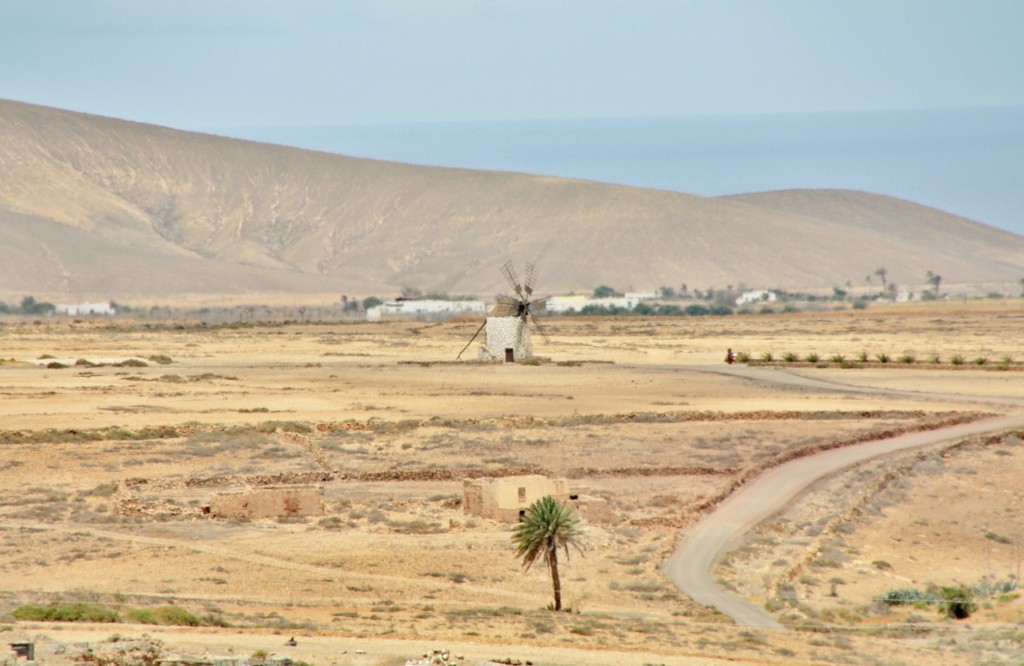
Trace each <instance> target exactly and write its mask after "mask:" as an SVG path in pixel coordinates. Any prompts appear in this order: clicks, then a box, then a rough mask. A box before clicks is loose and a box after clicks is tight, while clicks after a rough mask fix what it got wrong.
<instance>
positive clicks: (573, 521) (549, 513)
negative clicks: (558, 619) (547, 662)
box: [512, 495, 583, 611]
mask: <svg viewBox="0 0 1024 666" xmlns="http://www.w3.org/2000/svg"><path fill="white" fill-rule="evenodd" d="M581 537H582V533H581V532H580V526H579V519H578V518H577V517H576V516H575V515H574V514H573V511H572V507H570V506H568V505H566V504H562V503H561V502H559V501H557V500H556V499H555V498H553V497H551V496H550V495H547V496H545V497H541V498H540V499H539V500H537V501H536V502H534V503H533V504H531V505H530V507H529V508H528V509H526V513H525V514H524V515H523V518H522V520H521V521H520V522H519V524H518V525H516V526H515V529H513V530H512V543H514V544H515V545H516V548H517V551H518V552H517V553H516V555H518V556H520V557H522V558H523V567H524V568H525V569H526V571H529V570H530V567H532V566H533V565H534V564H535V563H536V562H537V561H538V560H544V562H545V563H547V565H548V569H550V570H551V585H552V587H553V588H554V592H555V610H556V611H558V610H562V582H561V580H560V579H559V577H558V550H559V549H560V548H564V549H565V556H566V558H568V557H569V546H572V547H573V548H575V549H576V550H578V551H579V552H580V553H581V554H582V553H583V546H582V544H581V543H580V539H581Z"/></svg>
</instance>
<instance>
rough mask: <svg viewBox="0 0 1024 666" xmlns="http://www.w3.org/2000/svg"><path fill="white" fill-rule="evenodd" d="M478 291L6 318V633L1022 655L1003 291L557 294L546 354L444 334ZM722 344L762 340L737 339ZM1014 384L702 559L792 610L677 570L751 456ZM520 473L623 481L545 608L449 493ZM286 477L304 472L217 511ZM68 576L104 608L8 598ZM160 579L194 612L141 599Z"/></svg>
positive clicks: (492, 535)
mask: <svg viewBox="0 0 1024 666" xmlns="http://www.w3.org/2000/svg"><path fill="white" fill-rule="evenodd" d="M478 325H479V322H477V321H474V320H471V319H466V320H448V321H445V322H439V323H428V322H379V323H367V322H349V323H324V324H320V323H316V322H307V323H296V322H290V323H265V324H260V323H250V324H229V325H219V326H206V325H202V324H201V323H199V322H192V321H180V322H162V323H157V322H144V321H136V320H132V319H130V318H128V319H121V318H118V319H103V318H95V319H92V318H87V319H80V320H69V319H58V318H47V319H42V320H36V321H9V322H4V323H2V324H0V363H2V365H0V642H2V643H10V642H15V641H21V640H30V641H34V642H35V644H36V650H37V659H38V660H41V661H43V663H55V664H57V663H72V662H73V660H74V659H75V658H76V655H78V654H80V653H81V652H82V651H83V650H84V649H85V648H84V647H83V646H84V645H86V644H87V645H88V646H89V647H90V648H92V649H94V650H97V651H100V652H101V651H102V650H104V649H109V647H110V646H111V645H116V644H117V643H123V642H124V641H126V640H129V639H134V638H139V637H142V636H146V637H148V638H149V639H159V640H161V641H162V642H163V647H164V649H165V651H166V652H167V653H168V654H184V655H191V656H195V657H209V656H235V657H247V656H249V655H252V654H266V655H269V656H271V657H277V658H283V657H287V658H290V659H292V660H294V661H296V662H301V661H304V662H307V663H309V664H318V665H319V664H325V665H326V664H374V665H377V664H380V665H390V664H403V663H406V660H408V659H414V658H418V657H420V656H421V655H423V654H424V653H429V652H431V651H433V650H435V649H438V650H440V649H444V650H449V651H450V655H451V657H450V658H451V659H452V660H456V659H457V663H468V664H479V663H490V662H493V661H500V662H505V663H515V662H516V661H518V662H520V663H527V662H532V663H533V664H654V663H657V664H715V663H722V664H724V663H732V664H735V663H740V664H773V663H778V664H793V663H798V664H799V663H806V664H812V663H814V664H818V663H850V664H882V663H885V664H897V663H900V664H918V663H932V662H942V663H1019V661H1020V659H1021V655H1022V654H1024V602H1022V601H1021V599H1020V596H1019V594H1018V593H1017V591H1016V583H1017V581H1018V580H1019V577H1020V575H1021V564H1022V562H1024V549H1022V545H1024V512H1022V509H1024V363H1022V362H1024V336H1022V335H1021V334H1020V331H1021V330H1024V304H1022V302H1021V301H1020V300H1013V299H1000V300H988V301H971V302H932V303H920V304H887V305H872V306H871V307H870V308H869V309H867V310H862V311H855V310H842V311H835V312H832V311H821V312H807V313H792V314H776V315H735V316H727V317H681V318H639V317H628V318H545V319H544V320H543V326H544V330H545V332H546V333H547V337H548V339H547V340H544V339H542V338H540V336H536V337H535V340H534V345H535V351H536V353H537V354H538V355H539V356H540V357H542V358H541V359H540V360H539V361H538V362H536V363H524V364H489V363H477V362H472V361H469V362H455V356H456V354H457V353H458V352H459V350H460V349H461V348H462V347H463V345H464V344H465V343H466V341H467V340H468V339H469V337H470V336H471V335H472V334H473V332H474V331H475V330H476V328H477V326H478ZM727 348H733V349H735V350H737V351H739V352H744V353H746V354H749V356H750V358H751V363H750V364H745V363H744V364H736V365H732V366H730V365H727V364H725V363H724V362H723V358H724V356H725V350H726V349H727ZM472 351H473V350H470V355H471V354H472ZM769 354H770V356H771V361H770V362H768V355H769ZM786 354H795V355H796V356H797V360H795V361H786V360H783V359H784V358H785V355H786ZM809 354H817V360H815V361H812V362H808V361H807V360H806V359H807V356H808V355H809ZM880 355H884V358H885V360H886V361H887V362H881V361H880ZM839 357H841V358H839ZM957 357H958V358H961V359H963V360H964V362H963V363H956V364H955V363H952V362H951V361H952V359H954V358H957ZM790 358H792V357H790ZM862 358H866V361H862V360H861V359H862ZM982 359H983V360H984V362H982ZM1013 414H1017V415H1020V418H1021V424H1020V425H1019V426H1018V427H1012V428H1009V429H1003V430H1000V431H998V432H992V433H986V434H984V435H979V436H975V437H970V438H959V439H955V438H954V439H951V440H948V441H942V442H940V443H937V444H933V445H929V446H926V447H922V448H916V449H913V450H909V451H904V452H902V453H899V454H895V455H892V456H886V457H883V458H878V459H873V460H871V461H868V462H867V463H864V464H861V465H857V466H855V467H852V468H849V469H846V470H843V471H840V472H838V473H834V474H830V475H828V476H827V477H825V478H824V479H821V480H820V481H818V482H816V483H813V484H812V485H810V486H809V487H808V488H807V489H806V490H804V491H803V492H802V493H801V494H800V496H799V497H798V498H797V499H796V500H795V501H793V502H791V503H789V504H788V505H787V506H786V508H785V509H783V510H782V511H781V512H779V513H778V514H776V515H774V516H772V517H771V518H770V519H769V520H767V521H765V522H763V523H762V524H760V525H758V526H757V527H756V528H755V529H754V530H752V531H751V532H750V533H749V534H748V535H747V537H746V538H745V539H744V540H743V541H742V542H741V543H737V544H735V545H736V547H735V548H734V549H733V550H732V551H731V552H730V553H728V554H727V555H726V556H725V557H723V558H722V559H721V560H720V562H719V564H718V566H717V567H716V569H715V572H714V573H715V576H716V579H717V580H718V582H719V585H720V586H721V587H723V588H724V589H726V590H728V591H729V593H730V594H733V595H735V596H737V597H740V598H744V599H747V600H750V601H751V602H752V603H755V604H758V605H760V606H762V607H764V608H766V609H768V610H769V612H771V613H772V614H773V616H774V617H775V618H776V619H778V621H779V622H780V623H781V624H783V625H784V626H785V627H787V629H785V630H779V631H775V630H755V629H749V628H746V627H742V626H737V625H736V624H735V623H734V622H733V621H732V620H731V619H730V618H729V617H727V616H725V615H723V614H721V613H719V612H717V611H716V610H715V609H713V608H709V607H705V606H701V605H699V604H696V603H694V602H693V601H692V600H690V599H689V598H688V597H687V596H686V595H685V594H683V593H682V592H680V590H679V589H678V588H677V587H676V586H675V585H674V584H673V582H672V581H671V580H670V579H669V578H668V577H667V576H666V574H665V573H664V568H663V567H664V563H665V561H666V560H667V559H668V558H669V556H670V555H671V554H672V552H673V551H674V550H675V548H676V546H677V544H678V543H679V540H680V537H681V535H682V534H683V533H684V532H685V531H686V530H687V529H689V528H691V527H692V526H693V525H694V524H695V523H696V522H697V521H698V520H699V519H700V518H701V517H702V516H704V515H706V514H708V513H709V512H711V511H713V510H714V509H715V507H716V506H717V505H718V504H719V503H720V502H721V501H723V500H724V499H725V498H726V497H728V496H729V495H730V494H731V493H732V492H733V491H735V489H736V488H738V487H740V486H742V485H743V483H744V482H746V481H748V480H749V479H751V478H753V477H755V476H756V475H757V474H758V473H760V472H761V471H763V470H767V469H770V468H772V467H774V466H776V465H778V464H780V463H781V462H784V461H787V460H790V459H793V458H796V457H800V456H804V455H809V454H811V453H814V452H816V451H821V450H826V449H831V448H836V447H844V446H851V445H854V444H856V443H858V442H864V441H872V440H877V439H882V438H885V437H889V436H892V435H894V434H898V433H902V432H916V431H926V430H939V429H942V428H944V427H948V426H950V425H953V424H956V423H963V422H970V421H977V420H980V419H984V418H988V417H991V416H996V415H1013ZM514 474H544V475H547V476H551V477H559V478H566V479H568V480H569V483H570V486H571V487H572V488H573V489H575V490H576V491H577V492H580V493H584V494H586V495H588V496H592V497H598V498H601V499H603V500H604V501H605V502H606V503H607V507H608V508H609V510H610V512H611V514H612V517H611V518H610V519H606V520H601V521H595V522H589V521H588V522H585V523H584V528H583V531H584V537H585V539H584V543H585V550H584V552H583V553H582V554H580V553H577V552H575V551H573V552H571V553H570V554H569V557H568V559H567V560H565V559H563V560H562V561H561V572H562V585H563V594H564V598H565V601H566V605H567V606H568V607H569V609H570V610H569V612H561V613H556V612H554V611H551V610H548V609H547V605H548V604H549V603H550V602H551V582H550V579H549V577H548V572H547V570H546V569H545V568H544V567H543V566H537V567H534V568H532V569H530V570H529V571H528V572H524V570H523V567H522V566H521V563H520V562H519V561H518V560H517V558H516V556H515V549H514V547H513V546H512V543H511V528H512V526H511V525H510V524H507V523H502V522H498V521H495V520H492V519H489V518H485V517H479V516H473V515H469V514H467V513H466V512H465V510H464V501H463V481H464V479H467V478H479V477H485V476H490V477H500V476H507V475H514ZM281 489H300V490H304V491H309V492H313V493H314V494H316V495H317V496H318V497H321V498H322V504H320V505H319V507H317V508H316V510H314V511H311V512H306V511H301V510H298V509H296V510H294V511H292V510H289V511H285V512H283V513H282V514H281V515H278V516H274V517H261V518H249V517H245V516H235V517H219V516H216V515H211V514H209V513H205V512H204V508H205V507H209V506H210V505H211V503H213V502H215V499H216V498H217V497H222V496H225V495H232V494H240V495H244V494H246V493H250V494H258V493H259V492H261V491H268V490H271V491H272V490H281ZM253 496H255V495H253ZM952 586H963V587H966V588H971V589H973V591H974V593H975V602H976V604H977V608H976V610H975V611H974V612H973V613H972V614H971V616H970V617H969V618H967V619H962V620H953V619H950V618H947V617H945V616H944V615H943V614H942V613H941V612H939V610H938V608H937V604H935V603H934V600H929V599H927V598H924V599H922V600H920V601H919V603H917V604H916V605H892V606H890V605H888V604H885V603H882V602H881V601H879V600H880V599H881V598H882V597H883V596H884V595H886V593H888V592H890V591H891V590H904V589H916V590H920V591H922V594H923V596H924V597H927V595H928V592H927V591H928V590H935V589H940V588H942V587H952ZM54 602H57V603H72V602H87V603H90V604H95V605H99V606H102V607H105V608H109V609H111V610H113V611H116V612H118V613H119V614H120V615H121V618H122V621H121V622H119V623H116V624H98V623H55V622H43V621H34V620H18V619H16V618H15V613H16V611H17V610H18V609H19V608H21V607H23V606H25V605H28V604H40V605H46V604H50V603H54ZM167 606H173V607H176V608H181V609H185V610H187V611H188V612H189V613H191V614H192V615H193V616H194V617H195V618H197V619H199V620H200V626H194V627H191V626H169V625H151V624H139V623H133V622H131V621H130V620H129V619H127V618H128V617H129V615H130V614H131V611H135V612H136V614H135V615H134V617H136V618H138V617H139V614H138V611H139V609H156V608H160V607H167ZM114 637H116V638H117V642H116V643H115V642H113V641H112V638H114ZM290 638H294V639H295V641H294V642H295V645H286V644H285V643H286V641H288V639H290ZM104 646H106V648H105V647H104Z"/></svg>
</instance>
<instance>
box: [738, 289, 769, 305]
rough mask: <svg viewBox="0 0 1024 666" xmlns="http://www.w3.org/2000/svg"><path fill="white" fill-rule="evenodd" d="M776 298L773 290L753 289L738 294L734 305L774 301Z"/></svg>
mask: <svg viewBox="0 0 1024 666" xmlns="http://www.w3.org/2000/svg"><path fill="white" fill-rule="evenodd" d="M777 299H778V295H777V294H776V293H775V292H774V291H769V290H767V289H756V290H754V291H745V292H743V293H742V294H740V297H739V298H737V299H736V305H750V304H751V303H774V302H775V301H776V300H777Z"/></svg>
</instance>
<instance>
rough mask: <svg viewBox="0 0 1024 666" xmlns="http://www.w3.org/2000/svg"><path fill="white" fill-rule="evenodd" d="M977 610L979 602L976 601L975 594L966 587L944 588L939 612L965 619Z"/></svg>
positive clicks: (950, 616) (956, 618)
mask: <svg viewBox="0 0 1024 666" xmlns="http://www.w3.org/2000/svg"><path fill="white" fill-rule="evenodd" d="M976 610H978V604H976V603H974V595H973V594H972V593H971V591H970V590H968V589H967V588H966V587H963V586H960V587H944V588H942V601H940V602H939V612H940V613H942V614H943V615H945V616H946V617H949V618H953V619H954V620H963V619H965V618H968V617H970V616H971V613H973V612H974V611H976Z"/></svg>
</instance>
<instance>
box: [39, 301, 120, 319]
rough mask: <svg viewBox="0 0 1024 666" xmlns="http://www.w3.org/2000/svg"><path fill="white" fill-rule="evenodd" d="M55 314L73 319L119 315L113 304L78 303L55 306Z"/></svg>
mask: <svg viewBox="0 0 1024 666" xmlns="http://www.w3.org/2000/svg"><path fill="white" fill-rule="evenodd" d="M53 309H54V312H57V313H58V314H65V315H68V316H71V317H80V316H83V315H105V316H108V317H112V316H114V315H116V314H117V310H116V309H115V308H114V306H113V304H111V303H78V304H76V305H56V306H54V308H53Z"/></svg>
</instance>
